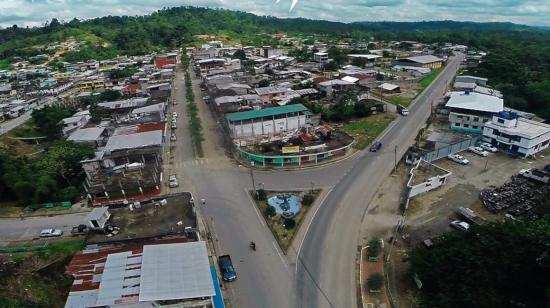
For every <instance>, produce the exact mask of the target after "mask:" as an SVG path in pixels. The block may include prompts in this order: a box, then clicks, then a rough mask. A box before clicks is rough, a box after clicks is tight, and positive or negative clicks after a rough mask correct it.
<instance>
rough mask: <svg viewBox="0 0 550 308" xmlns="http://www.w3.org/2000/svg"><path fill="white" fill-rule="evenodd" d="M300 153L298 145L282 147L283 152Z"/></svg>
mask: <svg viewBox="0 0 550 308" xmlns="http://www.w3.org/2000/svg"><path fill="white" fill-rule="evenodd" d="M290 153H300V146H292V147H283V154H290Z"/></svg>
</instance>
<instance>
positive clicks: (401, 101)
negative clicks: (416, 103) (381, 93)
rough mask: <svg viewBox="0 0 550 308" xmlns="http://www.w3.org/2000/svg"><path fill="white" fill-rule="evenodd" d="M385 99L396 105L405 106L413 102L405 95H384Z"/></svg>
mask: <svg viewBox="0 0 550 308" xmlns="http://www.w3.org/2000/svg"><path fill="white" fill-rule="evenodd" d="M383 99H384V100H386V101H387V102H389V103H392V104H394V105H403V106H404V107H408V106H409V105H410V104H411V102H412V99H411V98H408V97H403V96H389V97H384V98H383Z"/></svg>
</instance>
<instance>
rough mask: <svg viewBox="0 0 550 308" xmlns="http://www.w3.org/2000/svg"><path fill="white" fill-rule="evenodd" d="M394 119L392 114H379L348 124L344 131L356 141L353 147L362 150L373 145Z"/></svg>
mask: <svg viewBox="0 0 550 308" xmlns="http://www.w3.org/2000/svg"><path fill="white" fill-rule="evenodd" d="M394 118H395V116H394V115H392V114H388V113H379V114H375V115H372V116H369V117H366V118H362V119H359V120H356V121H353V122H351V123H348V124H346V125H344V128H343V130H344V132H346V133H347V134H348V135H350V136H352V137H353V139H354V140H355V143H354V144H353V147H354V148H356V149H358V150H362V149H364V148H366V147H367V146H368V145H369V144H371V142H372V141H373V140H374V139H376V137H378V135H380V133H382V132H383V131H384V129H386V127H387V126H388V125H389V124H390V123H391V121H393V119H394Z"/></svg>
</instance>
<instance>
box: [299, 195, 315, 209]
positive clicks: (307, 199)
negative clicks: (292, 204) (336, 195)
mask: <svg viewBox="0 0 550 308" xmlns="http://www.w3.org/2000/svg"><path fill="white" fill-rule="evenodd" d="M313 200H315V198H314V197H313V195H312V194H305V195H304V197H303V198H302V204H303V205H305V206H308V205H311V204H312V203H313Z"/></svg>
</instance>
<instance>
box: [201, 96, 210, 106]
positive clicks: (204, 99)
mask: <svg viewBox="0 0 550 308" xmlns="http://www.w3.org/2000/svg"><path fill="white" fill-rule="evenodd" d="M202 100H203V101H204V102H205V103H206V104H210V96H208V95H206V96H203V97H202Z"/></svg>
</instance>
